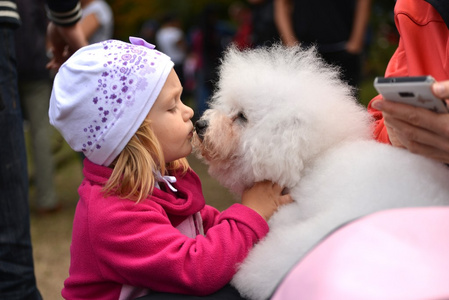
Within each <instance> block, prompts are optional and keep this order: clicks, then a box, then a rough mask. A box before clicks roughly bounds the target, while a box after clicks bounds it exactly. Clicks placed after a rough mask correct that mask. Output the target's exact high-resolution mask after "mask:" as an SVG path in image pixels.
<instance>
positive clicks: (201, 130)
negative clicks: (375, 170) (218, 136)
mask: <svg viewBox="0 0 449 300" xmlns="http://www.w3.org/2000/svg"><path fill="white" fill-rule="evenodd" d="M207 126H209V122H207V121H206V120H198V121H196V122H195V131H196V134H197V135H198V137H199V138H200V140H201V141H203V138H204V134H205V133H206V129H207Z"/></svg>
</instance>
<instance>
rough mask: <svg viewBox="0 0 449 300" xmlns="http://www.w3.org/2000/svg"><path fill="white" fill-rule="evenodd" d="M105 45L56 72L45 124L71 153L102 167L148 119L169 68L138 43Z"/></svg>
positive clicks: (169, 63) (81, 54) (86, 50)
mask: <svg viewBox="0 0 449 300" xmlns="http://www.w3.org/2000/svg"><path fill="white" fill-rule="evenodd" d="M130 41H131V43H132V44H129V43H125V42H122V41H117V40H107V41H104V42H101V43H96V44H92V45H89V46H86V47H83V48H81V49H80V50H78V51H77V52H75V53H74V54H73V55H72V56H71V57H70V58H69V59H68V60H67V61H66V62H65V63H64V64H63V65H62V66H61V68H60V69H59V71H58V73H57V74H56V77H55V80H54V86H53V91H52V94H51V98H50V110H49V117H50V123H51V124H52V125H53V126H54V127H56V128H57V129H58V130H59V131H60V132H61V134H62V136H63V137H64V138H65V140H66V141H67V143H68V144H69V145H70V147H72V148H73V150H75V151H78V152H83V153H84V155H85V156H86V157H87V158H88V159H89V160H90V161H92V162H94V163H96V164H99V165H104V166H108V165H110V164H111V163H112V162H113V160H114V159H115V158H116V157H117V156H118V155H119V154H120V152H121V151H122V150H123V149H124V148H125V146H126V144H127V143H128V142H129V140H130V139H131V137H132V136H133V135H134V134H135V133H136V131H137V129H138V128H139V127H140V125H141V124H142V122H143V121H144V120H145V118H146V116H147V115H148V113H149V111H150V109H151V107H152V106H153V104H154V102H155V101H156V98H157V97H158V95H159V93H160V91H161V89H162V87H163V86H164V83H165V81H166V79H167V77H168V74H169V73H170V70H171V69H172V68H173V62H172V61H171V60H170V57H168V56H167V55H165V54H163V53H161V52H159V51H157V50H154V46H153V45H151V44H149V43H147V42H145V41H144V40H142V39H139V38H132V37H130Z"/></svg>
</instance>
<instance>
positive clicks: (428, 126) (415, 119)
mask: <svg viewBox="0 0 449 300" xmlns="http://www.w3.org/2000/svg"><path fill="white" fill-rule="evenodd" d="M433 92H434V94H435V95H436V96H437V97H440V98H442V99H449V80H448V81H443V82H439V83H435V84H434V85H433ZM446 102H447V100H446ZM372 107H373V108H375V109H377V110H379V111H381V112H382V114H383V117H384V122H385V126H386V129H387V131H388V136H389V138H390V141H391V144H392V145H393V146H397V147H403V148H406V149H408V150H409V151H410V152H413V153H417V154H421V155H423V156H426V157H429V158H432V159H435V160H438V161H441V162H444V163H449V113H448V114H437V113H434V112H432V111H429V110H427V109H424V108H418V107H414V106H410V105H406V104H401V103H394V102H391V101H386V100H385V101H382V100H376V101H373V103H372Z"/></svg>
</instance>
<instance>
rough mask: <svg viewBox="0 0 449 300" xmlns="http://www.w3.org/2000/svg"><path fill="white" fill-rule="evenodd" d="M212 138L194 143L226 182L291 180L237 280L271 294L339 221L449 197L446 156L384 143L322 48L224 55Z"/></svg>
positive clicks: (448, 201)
mask: <svg viewBox="0 0 449 300" xmlns="http://www.w3.org/2000/svg"><path fill="white" fill-rule="evenodd" d="M210 105H211V108H210V109H208V110H207V111H206V112H205V113H204V115H203V116H202V117H201V120H203V121H207V122H208V124H209V125H208V127H207V129H206V130H205V132H204V137H203V140H200V139H199V138H198V136H197V135H196V136H195V139H194V145H195V148H196V150H197V151H198V153H199V154H200V156H202V157H203V158H204V159H205V161H206V163H207V164H208V165H209V172H210V174H211V175H212V176H214V177H215V178H217V180H219V182H220V183H221V184H223V185H224V186H226V187H227V188H229V189H230V190H231V191H233V192H234V193H236V194H237V195H240V194H241V193H242V191H243V190H244V189H245V188H247V187H249V186H251V185H252V184H253V183H254V182H257V181H261V180H265V179H268V180H272V181H274V182H278V183H279V184H281V185H282V186H285V187H287V188H289V190H290V192H291V195H292V197H293V198H294V199H295V202H294V203H293V204H290V205H288V206H285V207H282V208H281V209H280V210H279V211H278V212H277V213H276V214H275V215H274V216H273V217H272V219H271V220H270V222H269V225H270V232H269V234H268V235H267V236H266V238H265V239H264V240H263V241H261V242H260V243H259V244H257V245H256V246H255V247H254V249H253V250H252V251H251V252H250V254H249V256H248V258H247V259H246V260H245V261H244V262H243V263H242V265H241V266H240V267H239V271H238V273H237V274H236V275H235V277H234V278H233V280H232V284H233V285H234V286H235V287H236V288H237V289H238V290H239V291H240V293H241V294H242V295H244V296H245V297H248V298H250V299H267V298H268V297H269V296H270V295H271V293H272V292H273V290H274V289H275V287H276V286H277V284H278V283H279V281H280V280H281V279H282V277H283V276H284V275H285V274H286V272H288V270H289V269H290V268H291V267H292V265H293V264H294V263H295V262H297V261H298V259H300V258H301V257H302V256H303V255H304V254H305V253H306V252H307V251H309V250H310V249H311V248H312V247H313V246H314V245H315V244H316V243H317V242H319V240H320V239H321V238H323V237H324V236H325V235H326V234H328V233H329V232H330V231H332V229H334V228H335V227H337V226H339V225H341V224H343V223H345V222H347V221H350V220H352V219H354V218H357V217H359V216H363V215H366V214H369V213H372V212H375V211H379V210H382V209H389V208H395V207H404V206H429V205H449V184H448V183H449V171H448V168H447V167H445V166H444V165H442V164H440V163H437V162H435V161H432V160H430V159H426V158H423V157H421V156H418V155H414V154H411V153H409V152H408V151H406V150H403V149H398V148H394V147H391V146H388V145H384V144H380V143H377V142H375V141H374V140H373V138H372V124H373V123H372V119H371V118H370V115H369V114H368V113H367V112H366V109H365V108H364V107H362V106H360V105H359V104H357V102H356V100H355V99H354V97H353V96H352V91H351V89H350V88H349V87H348V85H346V84H345V83H343V82H342V81H341V80H340V79H339V73H338V70H337V69H334V68H331V67H330V66H328V65H326V64H325V63H323V62H322V61H321V59H319V58H318V57H317V55H316V53H315V51H314V49H309V50H304V51H303V50H301V49H300V48H297V47H291V48H285V47H282V46H279V45H277V46H274V47H271V48H263V49H256V50H249V51H245V52H240V51H238V50H236V49H235V48H230V49H229V50H228V51H227V52H226V54H225V57H224V59H223V61H222V65H221V69H220V79H219V82H218V89H217V91H216V92H215V93H214V96H213V99H212V102H211V103H210Z"/></svg>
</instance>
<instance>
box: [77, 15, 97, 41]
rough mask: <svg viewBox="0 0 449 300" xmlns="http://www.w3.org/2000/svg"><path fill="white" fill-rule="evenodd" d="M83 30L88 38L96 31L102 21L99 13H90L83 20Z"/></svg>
mask: <svg viewBox="0 0 449 300" xmlns="http://www.w3.org/2000/svg"><path fill="white" fill-rule="evenodd" d="M80 24H81V30H82V31H83V34H84V36H85V37H86V39H87V40H89V38H90V37H91V36H92V35H93V34H94V32H95V31H97V30H98V28H99V27H100V21H99V20H98V18H97V15H96V14H94V13H91V14H88V15H87V16H85V17H84V18H83V19H82V20H81V21H80Z"/></svg>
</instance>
